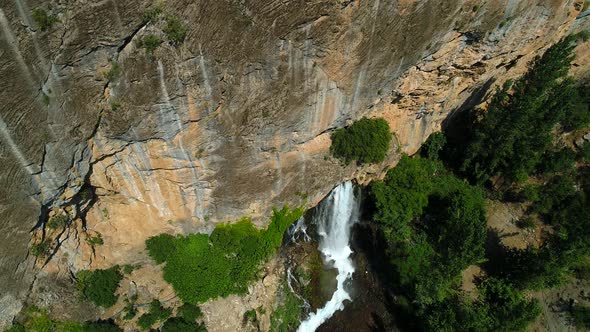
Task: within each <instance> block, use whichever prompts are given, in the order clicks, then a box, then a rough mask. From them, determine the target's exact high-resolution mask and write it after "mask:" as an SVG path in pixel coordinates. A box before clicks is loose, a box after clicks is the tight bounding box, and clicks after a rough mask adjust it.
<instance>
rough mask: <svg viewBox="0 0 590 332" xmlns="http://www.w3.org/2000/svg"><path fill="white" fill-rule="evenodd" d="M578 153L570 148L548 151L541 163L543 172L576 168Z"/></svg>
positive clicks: (556, 171)
mask: <svg viewBox="0 0 590 332" xmlns="http://www.w3.org/2000/svg"><path fill="white" fill-rule="evenodd" d="M575 159H576V153H575V152H574V151H572V150H571V149H569V148H563V149H561V150H558V151H547V152H546V153H545V156H544V157H543V160H542V162H541V164H540V167H539V169H540V171H541V172H542V173H558V172H565V171H571V170H572V169H573V168H574V166H575V165H574V163H575Z"/></svg>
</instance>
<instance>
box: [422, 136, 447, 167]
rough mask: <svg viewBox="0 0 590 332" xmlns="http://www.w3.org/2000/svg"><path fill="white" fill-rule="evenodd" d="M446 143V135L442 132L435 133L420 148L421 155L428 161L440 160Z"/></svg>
mask: <svg viewBox="0 0 590 332" xmlns="http://www.w3.org/2000/svg"><path fill="white" fill-rule="evenodd" d="M446 143H447V138H446V137H445V134H443V133H441V132H437V133H434V134H432V135H430V137H428V140H426V142H424V144H423V145H422V147H421V148H420V155H421V156H422V157H424V158H427V159H431V160H439V159H440V153H441V152H442V150H443V148H444V146H445V144H446Z"/></svg>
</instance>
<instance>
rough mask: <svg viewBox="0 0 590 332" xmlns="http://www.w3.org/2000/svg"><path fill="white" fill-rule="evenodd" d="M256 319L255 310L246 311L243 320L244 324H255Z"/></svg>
mask: <svg viewBox="0 0 590 332" xmlns="http://www.w3.org/2000/svg"><path fill="white" fill-rule="evenodd" d="M256 319H257V317H256V310H255V309H250V310H247V311H246V312H245V313H244V319H243V320H244V323H248V322H256Z"/></svg>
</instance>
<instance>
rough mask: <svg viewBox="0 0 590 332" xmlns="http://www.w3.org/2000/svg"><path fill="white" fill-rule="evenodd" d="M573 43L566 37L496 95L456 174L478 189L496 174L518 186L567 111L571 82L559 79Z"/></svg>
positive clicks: (476, 128) (537, 162)
mask: <svg viewBox="0 0 590 332" xmlns="http://www.w3.org/2000/svg"><path fill="white" fill-rule="evenodd" d="M574 41H575V37H573V36H569V37H566V38H564V39H563V40H561V41H560V42H558V43H556V44H555V45H553V46H552V47H550V48H549V49H548V50H547V51H546V52H545V54H543V55H542V56H540V57H537V58H536V59H535V60H534V61H533V63H532V66H531V69H530V70H529V71H528V72H527V73H526V74H525V75H524V76H523V77H522V78H521V79H519V80H518V81H516V82H515V83H514V85H512V86H511V85H510V84H509V83H508V84H506V85H505V86H504V87H503V88H502V89H501V90H498V91H497V92H496V94H495V95H494V97H493V98H492V100H491V102H490V105H489V107H488V109H487V111H486V112H485V114H484V115H483V117H482V118H481V120H480V121H478V122H476V123H475V125H474V131H473V135H472V138H471V140H470V142H469V144H468V145H467V148H466V149H465V151H464V153H462V157H461V159H462V161H463V162H462V164H461V166H460V168H459V171H461V172H462V173H463V174H466V175H468V176H469V177H470V178H471V180H472V181H474V182H475V183H478V184H483V183H485V182H486V181H488V180H489V179H490V178H491V177H492V176H496V175H501V176H503V177H505V178H506V179H507V180H509V181H514V182H520V181H523V180H524V179H526V177H527V176H528V175H529V174H531V172H532V171H533V170H534V169H535V168H536V166H537V165H538V164H539V162H540V160H541V156H542V155H543V153H544V152H545V151H546V150H547V149H548V148H549V147H550V145H551V142H552V136H551V131H552V130H553V128H554V127H555V125H556V124H557V123H558V122H559V121H561V120H563V118H564V117H565V115H566V114H567V113H568V112H569V110H570V109H571V105H570V103H569V102H568V99H569V98H570V97H571V95H572V91H573V90H572V89H571V86H572V82H571V80H568V79H565V80H564V79H563V78H565V76H566V75H567V71H568V69H569V67H570V63H571V61H572V59H573V55H572V52H573V49H574V47H575V45H574ZM491 147H493V148H491Z"/></svg>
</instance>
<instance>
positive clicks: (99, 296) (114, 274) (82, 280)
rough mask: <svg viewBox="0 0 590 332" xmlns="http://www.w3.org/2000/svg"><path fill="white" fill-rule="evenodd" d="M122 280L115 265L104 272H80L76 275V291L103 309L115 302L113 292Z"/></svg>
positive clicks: (115, 297)
mask: <svg viewBox="0 0 590 332" xmlns="http://www.w3.org/2000/svg"><path fill="white" fill-rule="evenodd" d="M122 278H123V276H122V275H121V273H120V272H119V266H116V265H115V266H113V267H111V268H109V269H106V270H93V271H89V270H82V271H80V272H78V273H77V274H76V279H77V283H78V290H79V291H80V293H81V294H82V295H83V296H84V298H86V299H88V300H90V301H92V302H93V303H94V304H96V305H99V306H102V307H105V308H108V307H110V306H112V305H114V304H115V303H116V302H117V296H116V295H115V291H116V290H117V288H118V287H119V282H120V281H121V279H122Z"/></svg>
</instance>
